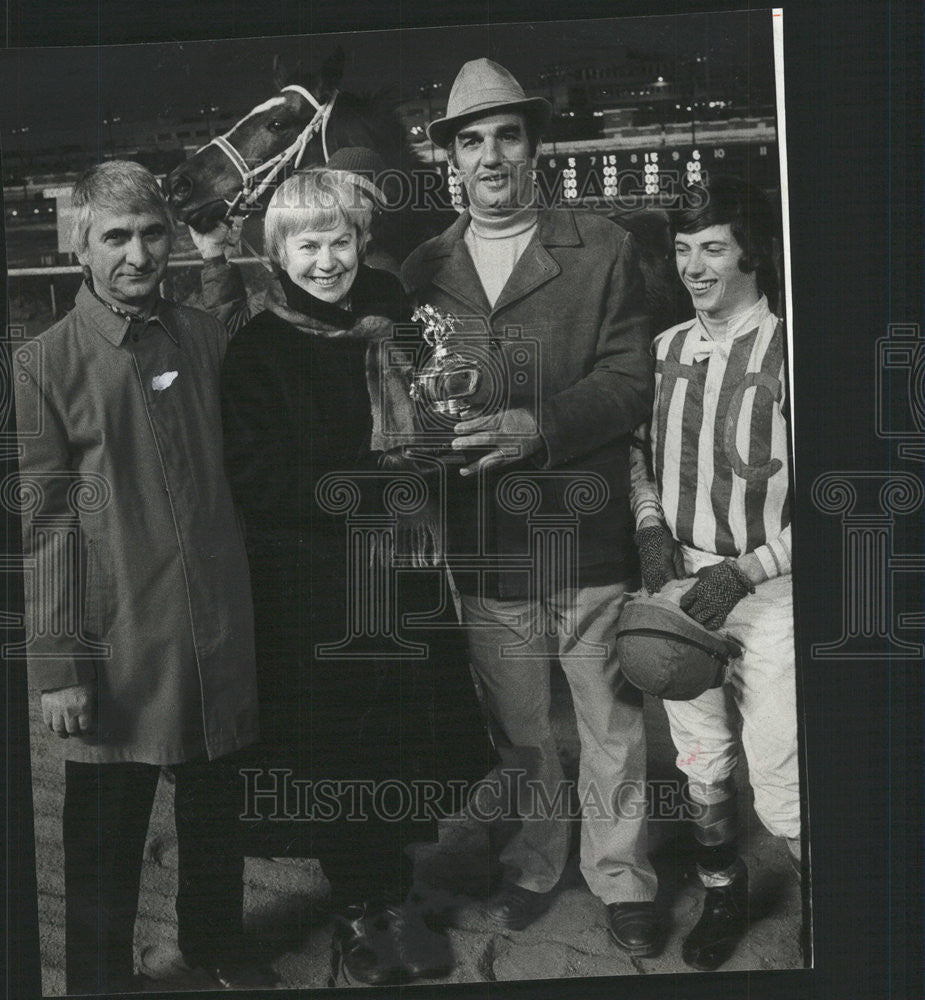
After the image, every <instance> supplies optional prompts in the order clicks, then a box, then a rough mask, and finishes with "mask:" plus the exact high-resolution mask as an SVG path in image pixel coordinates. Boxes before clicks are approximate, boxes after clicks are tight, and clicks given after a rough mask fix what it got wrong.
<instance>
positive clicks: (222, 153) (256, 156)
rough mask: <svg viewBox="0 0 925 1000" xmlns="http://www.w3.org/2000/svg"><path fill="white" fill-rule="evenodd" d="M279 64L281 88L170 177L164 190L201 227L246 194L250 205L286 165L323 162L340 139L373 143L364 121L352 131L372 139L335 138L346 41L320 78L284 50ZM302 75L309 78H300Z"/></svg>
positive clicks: (221, 215) (181, 214)
mask: <svg viewBox="0 0 925 1000" xmlns="http://www.w3.org/2000/svg"><path fill="white" fill-rule="evenodd" d="M273 69H274V83H275V85H276V87H277V93H276V94H275V96H273V97H271V98H269V100H266V101H264V102H263V103H261V104H258V105H257V106H256V107H254V108H252V109H251V110H250V111H249V112H248V113H247V114H246V115H245V116H244V117H243V118H242V119H241V120H240V121H238V122H237V123H236V124H235V125H234V126H233V127H232V128H231V129H229V130H228V131H227V132H226V133H225V134H224V135H222V136H218V137H217V138H215V139H213V140H212V141H211V142H209V143H207V144H206V145H205V146H203V147H202V148H201V149H200V150H198V151H197V152H196V153H194V154H193V155H192V156H191V157H190V158H189V159H188V160H186V161H185V162H184V163H181V164H180V165H179V166H178V167H176V168H175V169H174V170H172V171H171V172H170V174H168V175H167V177H166V178H165V179H164V188H165V192H166V194H167V197H168V198H169V200H170V203H171V205H172V206H173V207H174V210H175V211H176V213H177V215H178V217H179V218H180V219H181V220H182V221H183V222H186V223H187V224H189V225H191V226H192V227H193V228H194V229H197V230H199V231H200V232H205V231H208V230H209V229H211V228H213V227H214V226H215V224H216V223H217V222H218V221H219V220H221V219H223V218H225V217H226V216H227V215H229V214H230V213H231V212H233V211H234V210H235V209H236V208H238V207H239V206H240V207H244V206H243V205H241V203H242V202H247V201H249V200H250V199H253V204H249V205H248V206H247V207H250V208H253V207H254V206H255V204H256V202H257V200H258V198H259V195H260V194H262V193H263V190H264V189H265V188H266V187H268V186H269V183H270V182H271V181H272V180H273V179H275V177H276V175H277V173H280V172H282V170H284V169H285V168H286V167H287V166H290V165H291V166H299V165H301V166H303V167H310V166H320V165H322V164H323V163H324V162H325V159H326V158H327V156H328V155H330V153H331V152H333V150H334V149H336V148H337V147H338V146H340V145H348V144H355V145H371V142H370V141H369V140H368V136H367V135H366V134H364V133H363V131H362V130H361V129H353V130H352V133H355V134H356V136H357V139H358V140H360V139H367V141H366V142H360V141H357V142H355V143H348V142H344V141H338V142H337V143H336V144H335V145H331V142H330V139H333V136H332V135H331V136H329V132H332V131H333V129H332V128H331V121H330V119H331V118H332V116H333V113H334V107H335V104H336V101H337V97H338V90H337V87H338V84H339V83H340V80H341V76H342V75H343V69H344V53H343V50H342V49H340V48H338V49H337V50H335V52H334V53H333V54H332V55H331V56H329V57H328V59H327V60H326V61H325V62H324V64H323V65H322V67H321V72H320V74H319V79H318V81H317V82H316V81H315V79H314V78H313V77H311V76H309V77H303V76H302V74H301V73H300V72H299V71H298V70H296V71H295V72H290V71H288V70H287V69H286V68H285V67H284V66H283V64H282V62H281V61H280V60H279V59H278V58H277V59H274V61H273ZM300 78H302V79H303V80H304V83H297V82H295V81H296V80H298V79H300ZM348 103H349V102H348ZM341 130H342V129H341ZM287 154H288V156H287ZM280 179H281V178H280ZM255 196H256V197H255Z"/></svg>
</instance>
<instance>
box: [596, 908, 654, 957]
mask: <svg viewBox="0 0 925 1000" xmlns="http://www.w3.org/2000/svg"><path fill="white" fill-rule="evenodd" d="M607 923H608V926H609V929H610V936H611V937H612V938H613V941H614V944H616V946H617V947H618V948H621V949H622V950H623V951H625V952H626V953H627V954H628V955H633V956H635V957H637V958H652V957H654V956H655V955H657V954H658V953H659V952H660V951H661V950H662V928H661V923H660V922H659V919H658V912H657V911H656V909H655V903H647V902H643V903H608V904H607Z"/></svg>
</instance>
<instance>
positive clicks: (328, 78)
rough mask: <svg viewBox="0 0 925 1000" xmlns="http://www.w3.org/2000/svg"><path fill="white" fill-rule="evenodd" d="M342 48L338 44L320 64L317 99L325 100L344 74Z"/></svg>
mask: <svg viewBox="0 0 925 1000" xmlns="http://www.w3.org/2000/svg"><path fill="white" fill-rule="evenodd" d="M345 61H346V59H345V56H344V50H343V49H342V48H341V47H340V46H339V45H338V46H337V48H336V49H335V50H334V51H333V52H332V53H331V54H330V55H329V56H328V58H327V59H325V61H324V62H323V63H322V65H321V79H320V83H319V86H320V88H321V89H320V93H319V94H318V99H319V100H320V101H326V100H327V99H328V98H329V97H330V96H331V94H332V93H333V92H334V90H335V89H336V88H337V85H338V84H339V83H340V81H341V80H342V79H343V76H344V63H345Z"/></svg>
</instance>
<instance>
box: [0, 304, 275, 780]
mask: <svg viewBox="0 0 925 1000" xmlns="http://www.w3.org/2000/svg"><path fill="white" fill-rule="evenodd" d="M226 345H227V334H226V333H225V331H224V329H223V328H222V326H221V324H220V323H218V322H217V321H216V320H214V319H212V318H211V317H209V316H207V315H206V314H204V313H202V312H199V311H197V310H193V309H186V308H183V307H180V306H177V305H174V304H173V303H170V302H166V301H164V300H161V301H159V302H158V303H157V307H156V309H155V312H154V314H153V316H152V317H151V319H150V320H148V321H147V322H144V323H143V322H138V321H132V322H131V323H129V320H128V319H127V318H123V317H121V316H119V315H117V314H116V313H114V312H113V311H111V310H110V309H109V308H107V306H105V305H104V304H103V303H102V302H100V301H99V300H98V299H96V297H95V296H94V295H93V294H92V293H91V291H90V290H89V288H87V286H86V285H85V286H83V287H82V288H81V290H80V292H79V293H78V295H77V300H76V304H75V307H74V309H73V310H72V311H71V312H70V313H69V314H68V315H67V316H66V317H65V318H64V319H63V320H61V321H60V322H59V323H57V324H56V325H55V326H53V327H51V328H50V329H49V330H47V331H46V332H45V333H43V334H42V335H40V336H39V337H37V338H36V339H35V340H34V341H29V342H27V343H25V344H24V345H22V347H20V348H18V349H17V350H16V351H15V352H14V372H13V377H14V384H15V389H16V407H17V423H18V428H19V435H20V438H19V439H20V447H21V459H20V490H19V495H18V499H19V504H20V508H21V514H22V524H23V540H24V559H25V562H24V580H25V585H26V586H25V589H26V612H27V622H26V636H27V638H26V656H27V660H28V664H29V678H30V683H31V684H32V685H33V686H34V687H36V688H38V689H40V690H51V689H54V688H60V687H66V686H69V685H74V684H79V683H85V682H88V681H95V682H96V691H97V697H98V704H97V731H96V733H95V734H93V735H91V736H88V737H69V738H68V739H66V740H62V741H60V742H61V747H62V750H63V752H64V755H65V756H66V757H67V758H68V759H71V760H77V761H88V762H112V761H140V762H145V763H151V764H173V763H178V762H181V761H185V760H189V759H192V758H195V757H201V756H208V757H210V758H212V757H218V756H220V755H223V754H227V753H230V752H231V751H233V750H236V749H238V748H239V747H242V746H245V745H246V744H248V743H250V742H252V741H253V740H254V739H256V736H257V696H256V677H255V667H254V637H253V612H252V606H251V595H250V582H249V577H248V569H247V559H246V555H245V552H244V545H243V538H242V532H241V527H240V524H239V521H238V519H237V516H236V514H235V510H234V506H233V503H232V499H231V494H230V491H229V488H228V484H227V481H226V478H225V471H224V462H223V452H222V423H221V412H220V395H219V376H220V371H221V365H222V359H223V357H224V354H225V348H226Z"/></svg>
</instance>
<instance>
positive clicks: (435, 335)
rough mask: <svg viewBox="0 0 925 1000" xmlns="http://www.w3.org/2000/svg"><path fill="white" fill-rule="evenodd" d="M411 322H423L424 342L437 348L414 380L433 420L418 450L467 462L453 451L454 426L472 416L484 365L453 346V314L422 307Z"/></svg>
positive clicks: (455, 323)
mask: <svg viewBox="0 0 925 1000" xmlns="http://www.w3.org/2000/svg"><path fill="white" fill-rule="evenodd" d="M411 319H412V321H413V322H415V323H421V325H422V326H423V334H424V340H425V341H426V342H427V344H428V345H429V346H430V347H432V348H433V354H431V356H430V358H429V359H428V360H427V362H426V364H424V366H423V367H422V368H421V369H420V370H419V371H417V372H415V374H414V376H413V378H412V380H411V398H412V399H413V400H414V401H415V402H416V403H418V404H419V405H420V406H422V407H423V408H424V409H425V410H426V411H428V414H429V415H430V417H431V419H432V428H431V430H430V432H429V433H428V434H427V435H426V437H427V441H426V443H425V442H424V441H423V440H422V442H421V445H420V446H415V447H414V450H415V451H416V452H418V453H420V454H428V455H431V456H439V457H441V458H442V459H444V460H448V461H460V462H463V461H467V460H468V459H467V456H466V455H465V454H464V453H462V452H454V451H453V450H452V448H451V447H450V442H451V441H452V439H453V437H454V436H455V435H454V434H453V425H454V424H456V423H457V422H458V421H460V420H465V419H466V418H467V417H468V416H470V415H472V408H473V405H474V404H475V402H476V401H475V396H476V394H477V393H478V391H479V388H480V386H481V384H482V381H483V377H482V375H483V373H482V369H481V366H480V364H479V363H478V361H476V360H474V359H472V358H466V357H463V356H462V355H461V354H460V353H458V351H456V350H454V349H453V348H452V347H451V346H450V339H451V338H452V336H453V334H454V333H455V332H456V330H457V326H458V320H457V319H456V317H455V316H453V315H452V313H442V312H440V310H439V309H437V308H435V307H434V306H431V305H422V306H419V307H418V308H417V309H415V311H414V314H413V315H412V317H411ZM435 437H436V440H435Z"/></svg>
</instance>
